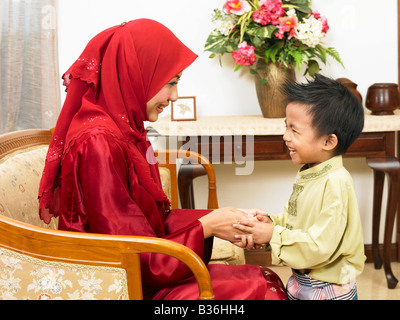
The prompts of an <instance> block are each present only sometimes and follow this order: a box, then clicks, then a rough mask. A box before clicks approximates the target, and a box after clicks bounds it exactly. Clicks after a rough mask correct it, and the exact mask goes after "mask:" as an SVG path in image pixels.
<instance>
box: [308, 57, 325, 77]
mask: <svg viewBox="0 0 400 320" xmlns="http://www.w3.org/2000/svg"><path fill="white" fill-rule="evenodd" d="M320 70H321V68H320V67H319V64H318V62H317V61H315V60H310V61H308V66H307V70H306V71H305V72H304V75H306V74H307V73H308V74H309V75H310V76H311V77H315V75H316V74H317V73H318V72H319V71H320Z"/></svg>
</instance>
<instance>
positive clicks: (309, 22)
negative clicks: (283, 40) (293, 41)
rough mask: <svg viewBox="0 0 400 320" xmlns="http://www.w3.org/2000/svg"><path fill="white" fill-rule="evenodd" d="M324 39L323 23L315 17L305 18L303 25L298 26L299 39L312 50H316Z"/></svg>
mask: <svg viewBox="0 0 400 320" xmlns="http://www.w3.org/2000/svg"><path fill="white" fill-rule="evenodd" d="M324 37H325V33H323V32H322V22H321V21H320V20H317V19H315V18H314V17H310V18H309V19H305V18H304V19H303V21H302V23H299V24H298V25H297V39H298V40H300V41H301V42H303V43H304V44H305V45H307V46H309V47H311V48H315V47H316V46H317V45H318V44H319V43H320V42H321V40H322V39H323V38H324Z"/></svg>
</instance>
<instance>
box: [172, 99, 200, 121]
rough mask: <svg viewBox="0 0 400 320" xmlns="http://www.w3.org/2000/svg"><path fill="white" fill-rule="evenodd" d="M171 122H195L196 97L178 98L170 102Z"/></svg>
mask: <svg viewBox="0 0 400 320" xmlns="http://www.w3.org/2000/svg"><path fill="white" fill-rule="evenodd" d="M171 120H172V121H193V120H196V97H179V98H178V100H176V101H172V102H171Z"/></svg>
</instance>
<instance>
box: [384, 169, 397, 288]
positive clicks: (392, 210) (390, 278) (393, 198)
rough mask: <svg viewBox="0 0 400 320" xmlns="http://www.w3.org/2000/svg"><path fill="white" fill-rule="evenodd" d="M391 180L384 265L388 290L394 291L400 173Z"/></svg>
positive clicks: (395, 282)
mask: <svg viewBox="0 0 400 320" xmlns="http://www.w3.org/2000/svg"><path fill="white" fill-rule="evenodd" d="M389 180H390V186H389V195H388V204H387V212H386V222H385V236H384V244H383V257H384V262H383V263H384V269H385V274H386V279H387V283H388V288H389V289H394V288H395V287H396V285H397V283H398V280H397V279H396V277H395V276H394V275H393V272H392V267H391V256H390V252H391V246H392V236H393V228H394V218H395V216H396V211H397V203H398V196H399V173H398V172H397V171H396V172H391V173H389Z"/></svg>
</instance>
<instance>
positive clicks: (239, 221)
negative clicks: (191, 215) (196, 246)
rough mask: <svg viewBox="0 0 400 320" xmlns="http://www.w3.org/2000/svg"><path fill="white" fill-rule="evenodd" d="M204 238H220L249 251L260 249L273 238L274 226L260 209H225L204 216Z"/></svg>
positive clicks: (202, 221) (202, 218)
mask: <svg viewBox="0 0 400 320" xmlns="http://www.w3.org/2000/svg"><path fill="white" fill-rule="evenodd" d="M199 221H200V222H201V223H202V225H203V231H204V238H208V237H212V236H215V237H218V238H221V239H224V240H227V241H230V242H231V243H233V244H235V245H237V246H238V247H241V248H247V249H248V250H251V249H254V248H255V249H257V248H260V247H261V246H262V245H264V244H265V243H268V242H269V241H270V240H271V237H272V231H273V228H274V225H273V224H272V221H271V219H270V218H269V217H268V214H267V213H266V212H263V211H262V210H260V209H236V208H234V207H225V208H220V209H216V210H213V211H212V212H210V213H209V214H207V215H204V216H202V217H201V218H200V219H199Z"/></svg>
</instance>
